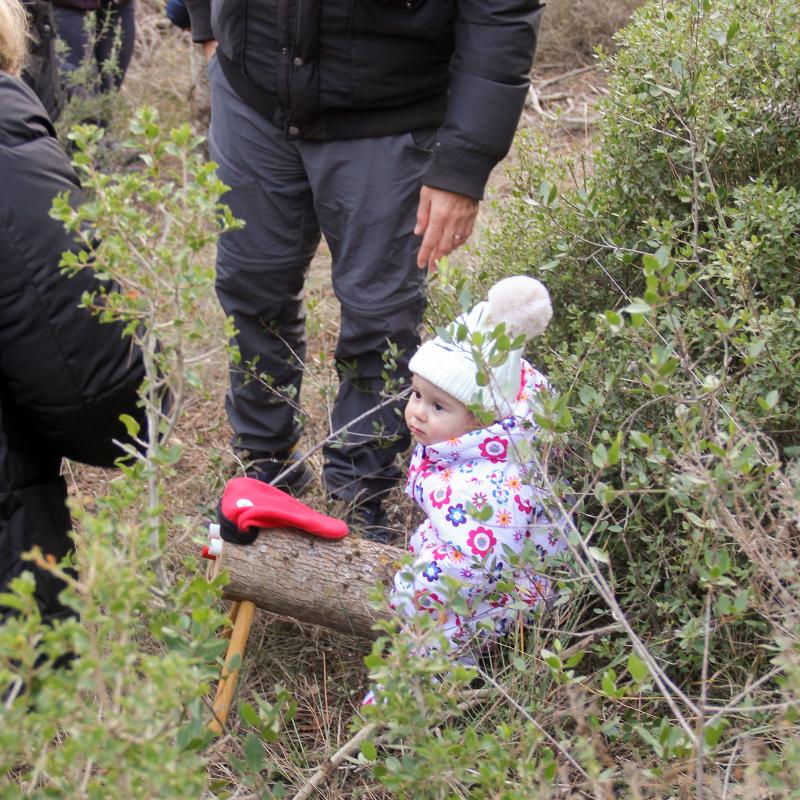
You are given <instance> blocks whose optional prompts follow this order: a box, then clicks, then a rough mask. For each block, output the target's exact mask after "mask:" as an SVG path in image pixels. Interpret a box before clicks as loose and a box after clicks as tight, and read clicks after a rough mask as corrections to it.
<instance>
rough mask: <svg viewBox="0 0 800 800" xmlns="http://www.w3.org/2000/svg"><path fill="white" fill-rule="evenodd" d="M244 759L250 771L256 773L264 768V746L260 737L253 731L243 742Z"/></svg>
mask: <svg viewBox="0 0 800 800" xmlns="http://www.w3.org/2000/svg"><path fill="white" fill-rule="evenodd" d="M244 761H245V764H247V768H248V769H249V770H250V772H254V773H258V772H261V770H262V769H264V748H263V746H262V745H261V739H259V738H258V736H256V735H255V734H253V733H251V734H250V735H249V736H248V737H247V739H245V742H244Z"/></svg>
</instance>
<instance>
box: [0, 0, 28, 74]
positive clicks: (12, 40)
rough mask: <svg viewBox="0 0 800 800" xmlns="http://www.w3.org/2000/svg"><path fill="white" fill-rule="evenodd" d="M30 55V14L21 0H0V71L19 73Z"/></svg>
mask: <svg viewBox="0 0 800 800" xmlns="http://www.w3.org/2000/svg"><path fill="white" fill-rule="evenodd" d="M27 56H28V14H27V12H26V11H25V9H24V8H23V6H22V3H20V2H19V0H0V71H3V72H8V73H10V74H11V75H19V73H20V72H22V68H23V67H24V66H25V60H26V58H27Z"/></svg>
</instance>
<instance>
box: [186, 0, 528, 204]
mask: <svg viewBox="0 0 800 800" xmlns="http://www.w3.org/2000/svg"><path fill="white" fill-rule="evenodd" d="M186 4H187V6H188V8H189V13H190V15H191V19H192V37H193V38H194V40H195V41H196V42H202V41H207V40H209V39H217V40H218V41H219V50H218V51H217V52H218V57H219V60H220V66H221V67H222V69H223V71H224V72H225V75H226V77H227V78H228V81H229V82H230V83H231V85H232V86H233V88H234V89H235V90H236V91H237V92H238V94H239V95H240V96H241V97H242V99H243V100H245V101H246V102H248V103H249V104H250V105H251V106H252V107H253V108H255V109H256V110H257V111H259V112H260V113H261V114H262V115H264V116H265V117H267V118H268V119H270V120H271V121H273V122H275V123H276V124H277V125H278V126H280V127H282V128H284V129H285V130H286V133H287V136H288V138H290V139H291V138H302V139H309V140H332V139H354V138H361V137H369V136H384V135H387V134H393V133H404V132H408V131H412V130H415V129H418V128H425V127H438V128H440V130H439V136H438V141H437V146H436V149H435V151H434V158H433V161H432V164H431V167H430V170H429V172H428V174H427V175H426V177H425V180H424V183H425V184H427V185H428V186H432V187H434V188H438V189H446V190H448V191H453V192H458V193H459V194H464V195H468V196H470V197H476V198H480V197H482V195H483V189H484V186H485V184H486V180H487V179H488V176H489V173H490V172H491V170H492V168H493V167H494V166H495V164H497V162H498V161H499V160H500V159H501V158H503V157H504V156H505V154H506V153H507V152H508V148H509V147H510V145H511V140H512V139H513V136H514V131H515V130H516V127H517V123H518V122H519V116H520V113H521V112H522V107H523V104H524V102H525V96H526V94H527V91H528V86H529V78H528V74H529V72H530V68H531V62H532V60H533V53H534V50H535V48H536V39H537V31H538V27H539V20H540V15H541V11H542V6H541V5H540V4H539V2H538V0H304V1H303V2H302V3H300V2H295V0H258V2H253V0H187V2H186Z"/></svg>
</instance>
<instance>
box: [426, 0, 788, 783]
mask: <svg viewBox="0 0 800 800" xmlns="http://www.w3.org/2000/svg"><path fill="white" fill-rule="evenodd" d="M618 38H619V42H618V43H619V45H620V47H619V49H618V50H617V51H616V52H615V54H614V55H612V56H609V57H607V58H606V61H605V64H606V65H607V67H608V70H609V95H608V97H607V98H606V100H605V101H604V103H603V107H602V119H601V122H600V124H599V129H598V133H597V137H596V149H595V152H594V154H593V158H592V163H591V164H590V168H589V169H588V170H583V169H582V168H581V167H582V165H580V164H576V163H571V162H569V161H568V160H566V161H565V160H564V159H563V158H560V159H551V158H550V157H549V154H548V153H547V152H546V151H545V150H544V149H543V148H542V147H541V144H540V142H539V141H538V140H537V139H536V138H535V137H533V136H524V135H523V136H521V137H520V140H519V143H518V144H519V159H518V164H519V166H518V167H517V168H516V170H515V172H514V173H513V175H512V177H513V179H514V185H515V191H514V194H513V196H512V197H511V198H510V199H509V200H508V201H506V202H504V203H502V204H501V205H500V207H499V209H498V210H499V212H500V214H501V224H500V226H499V227H498V229H497V230H496V232H495V233H494V235H493V236H492V237H491V239H490V241H489V244H488V245H487V248H486V251H485V252H484V253H483V254H482V255H483V264H484V265H485V266H484V267H483V268H482V269H481V270H480V271H479V272H478V273H477V274H476V275H473V276H467V275H465V274H463V273H461V272H460V271H459V270H458V269H455V268H453V267H449V268H447V269H446V270H445V271H444V273H443V275H442V276H441V277H440V279H439V280H440V287H435V289H434V291H435V293H436V294H435V296H436V299H437V300H439V299H440V296H441V299H443V300H444V301H445V305H444V307H445V308H447V309H448V311H449V310H451V308H450V307H448V306H447V305H446V302H448V298H449V303H450V306H452V304H453V302H454V297H456V296H457V295H458V294H459V293H460V292H464V291H471V292H472V293H473V294H474V295H476V296H478V295H483V294H484V293H485V290H486V288H487V287H488V286H489V285H491V283H492V282H494V281H495V280H496V279H498V278H499V277H502V276H504V275H509V274H516V273H520V272H528V273H531V274H534V275H536V276H537V277H541V278H542V279H543V280H544V281H545V282H546V283H547V285H548V287H549V289H550V291H551V294H552V296H553V303H554V308H555V318H554V321H553V323H552V324H551V327H550V329H549V331H548V332H547V333H546V334H545V336H544V337H543V339H542V341H541V342H540V343H538V344H537V345H536V346H535V347H534V351H533V360H534V361H535V362H538V363H539V365H540V366H543V367H546V368H547V371H548V372H549V375H550V377H551V379H552V380H553V382H554V384H555V385H556V387H558V389H559V390H560V391H561V393H562V397H561V399H560V401H559V402H558V403H556V404H555V405H554V406H553V408H552V409H551V410H550V411H549V412H547V413H542V414H541V415H540V417H539V421H540V423H541V425H542V428H543V439H544V441H545V443H548V444H549V445H550V446H552V447H555V448H557V449H559V450H560V451H561V452H562V453H563V454H564V456H565V458H564V464H565V477H567V478H568V480H569V481H570V483H571V485H572V486H573V488H574V489H575V490H576V492H577V494H578V495H579V496H580V497H581V498H582V501H583V504H582V507H581V511H580V514H579V515H578V516H577V529H578V530H577V531H576V532H575V533H574V534H573V536H572V541H571V545H572V553H573V559H574V563H575V566H576V569H577V572H578V576H579V580H578V582H577V583H574V584H572V585H571V586H569V587H565V588H566V591H565V593H564V594H563V595H562V602H563V603H564V608H565V609H567V611H566V612H565V613H566V619H567V626H568V627H569V626H579V625H580V626H589V625H591V624H592V621H593V624H594V626H597V625H600V624H602V623H611V624H612V625H613V626H614V627H615V628H616V629H617V632H615V633H614V632H612V633H609V634H606V635H603V636H602V637H600V638H599V639H598V638H595V640H594V641H593V643H592V644H591V646H589V647H588V648H587V653H586V658H585V659H584V660H583V661H582V662H581V664H580V666H579V667H577V668H576V669H572V670H571V671H572V675H571V676H567V677H565V674H566V670H565V669H564V667H563V664H562V663H561V660H560V659H558V658H555V659H554V658H553V657H552V656H553V652H554V650H553V646H552V644H550V643H548V641H547V637H544V641H543V644H544V647H545V649H541V648H540V649H538V651H536V650H534V651H529V652H528V653H527V654H526V653H522V654H520V657H522V658H528V659H530V660H529V662H528V664H529V668H530V669H531V670H532V671H533V670H539V671H541V669H542V667H543V665H544V666H546V667H547V668H548V669H549V670H550V672H551V675H552V676H553V677H554V678H557V679H558V681H560V683H559V684H558V686H556V687H555V688H553V689H552V690H551V692H550V694H549V695H548V703H546V704H544V705H541V704H537V705H536V708H537V710H538V713H539V716H538V717H537V719H539V720H540V721H543V722H545V723H547V724H550V725H552V728H551V730H552V731H553V732H554V733H555V734H556V736H557V738H560V741H565V742H568V743H569V745H570V747H572V746H574V747H576V748H577V749H578V750H579V751H580V750H581V745H580V742H583V744H584V745H585V747H584V749H583V750H582V752H584V753H589V754H591V757H589V756H587V759H586V760H584V762H583V764H584V767H585V769H586V772H587V775H588V777H586V776H583V777H581V776H579V775H576V773H575V771H574V770H572V771H571V772H572V779H573V780H575V781H577V782H578V783H581V784H582V785H583V786H584V788H585V789H586V790H587V791H589V790H592V791H595V792H596V791H598V789H597V786H600V785H601V786H602V791H604V792H612V793H614V794H616V795H617V796H625V795H626V794H627V793H631V796H642V795H641V792H643V791H644V789H642V788H641V786H642V783H641V778H637V779H636V780H635V781H634V782H633V783H631V782H630V780H628V779H629V778H630V776H631V775H637V776H641V775H643V774H644V775H646V776H647V779H648V781H649V786H650V789H649V790H648V791H650V792H652V796H662V794H672V793H675V792H678V791H689V790H688V789H687V787H691V790H690V791H691V792H693V793H696V794H697V795H698V796H699V795H700V794H701V793H702V792H712V793H720V792H721V786H722V784H723V783H724V782H725V781H727V782H728V783H729V784H730V783H731V782H733V783H738V784H739V786H738V788H737V791H738V792H740V793H741V794H742V796H754V795H755V792H761V793H763V792H770V793H771V794H770V796H780V797H784V796H785V797H789V796H794V794H793V792H794V788H793V787H796V785H797V778H798V774H799V773H800V763H798V759H797V753H798V749H797V740H798V733H799V732H800V731H798V727H797V725H796V718H797V703H798V699H799V697H798V680H800V672H799V671H798V668H799V667H800V579H799V578H798V575H799V574H800V570H798V566H800V564H798V539H797V536H798V528H797V525H798V522H797V520H798V519H799V518H800V517H799V516H798V514H799V513H800V483H798V475H799V474H800V470H799V469H798V466H797V457H798V455H800V448H799V447H798V446H799V445H800V424H799V423H800V421H799V420H798V408H800V358H799V357H798V353H800V324H798V309H797V306H798V301H799V300H800V281H798V278H797V276H798V275H799V274H800V245H798V241H799V240H798V232H800V214H799V213H798V188H799V187H800V171H798V164H800V105H798V100H797V98H798V97H800V6H798V4H797V3H796V2H794V0H776V2H772V3H766V4H765V3H759V2H754V1H753V0H737V1H736V2H734V0H715V1H714V2H710V0H705V2H681V3H667V2H650V3H648V4H646V5H645V6H644V7H643V8H642V9H641V10H640V11H639V12H638V13H637V14H636V15H635V16H634V19H633V21H632V23H631V24H630V25H629V26H628V27H627V28H626V29H625V30H624V31H622V32H621V33H620V34H619V37H618ZM579 175H580V176H584V175H585V177H581V178H580V179H578V178H577V177H576V176H579ZM453 289H455V291H453ZM437 315H438V309H437ZM445 316H446V313H445ZM578 533H580V535H578ZM581 585H582V586H584V587H585V589H584V590H583V591H578V589H576V586H581ZM570 608H572V609H573V611H572V616H571V617H570V613H569V609H570ZM553 627H554V628H555V629H556V630H558V626H557V625H556V624H554V625H553ZM512 675H513V671H512V672H509V673H504V676H503V680H504V681H506V680H510V677H511V676H512ZM750 687H752V688H750ZM529 691H530V689H526V688H525V687H520V686H519V685H518V684H517V685H516V686H515V690H514V697H516V700H517V702H519V704H520V705H521V706H523V707H529V706H530V704H531V702H532V697H531V695H530V694H529ZM498 702H499V703H500V704H501V705H502V702H501V701H499V700H498ZM559 705H560V706H562V707H564V706H567V707H569V708H571V709H572V710H573V712H572V722H574V724H572V722H570V723H568V722H565V721H564V718H563V715H559V714H558V713H557V712H555V711H554V709H555V708H557V707H558V706H559ZM727 705H730V708H725V710H724V711H721V710H720V709H722V708H724V707H725V706H727ZM748 706H754V707H755V709H756V710H752V711H750V710H748ZM581 737H583V738H581ZM532 752H535V753H539V752H542V751H541V749H540V748H536V747H534V748H533V751H532ZM555 758H556V760H557V761H558V762H559V764H560V765H562V766H566V767H567V768H568V765H565V763H564V758H563V755H562V754H559V753H556V754H555ZM591 759H595V760H599V761H600V762H603V763H604V764H605V767H606V769H605V771H604V772H602V773H601V772H596V771H595V772H593V771H592V770H591V769H590V768H589V764H590V762H591ZM642 770H648V771H647V772H645V773H643V772H642ZM512 772H513V771H512ZM732 776H734V777H732ZM598 781H599V783H597V782H598ZM748 792H750V794H748ZM419 796H436V795H435V794H431V795H426V794H424V792H423V794H420V795H419ZM470 796H476V797H478V796H481V797H489V796H499V795H494V794H492V793H490V792H487V793H481V792H478V793H477V794H470ZM508 796H509V797H511V796H517V795H514V794H513V793H510V794H508ZM519 796H522V795H519ZM528 796H533V795H528ZM538 796H542V797H545V796H547V794H546V793H545V792H544V791H543V790H542V793H541V794H540V795H538ZM715 796H716V795H715Z"/></svg>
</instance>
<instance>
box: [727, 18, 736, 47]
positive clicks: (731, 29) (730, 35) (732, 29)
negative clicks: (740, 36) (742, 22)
mask: <svg viewBox="0 0 800 800" xmlns="http://www.w3.org/2000/svg"><path fill="white" fill-rule="evenodd" d="M737 33H739V20H738V19H735V20H733V22H731V24H730V25H728V30H727V31H726V33H725V42H726V43H728V42H731V41H733V39H734V38H735V36H736V34H737Z"/></svg>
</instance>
